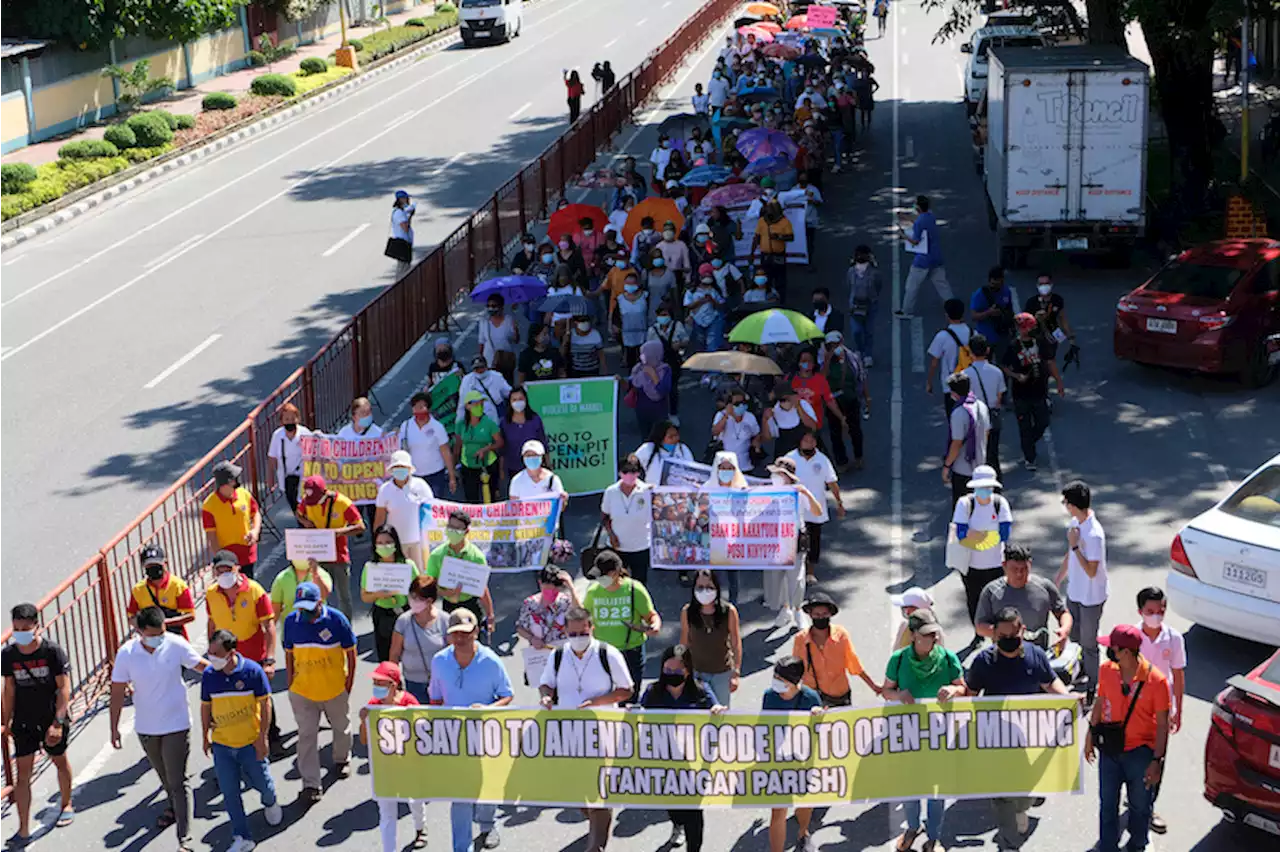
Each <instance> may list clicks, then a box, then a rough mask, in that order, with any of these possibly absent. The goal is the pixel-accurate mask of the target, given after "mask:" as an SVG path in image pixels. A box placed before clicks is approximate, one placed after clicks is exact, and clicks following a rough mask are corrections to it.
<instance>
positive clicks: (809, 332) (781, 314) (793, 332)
mask: <svg viewBox="0 0 1280 852" xmlns="http://www.w3.org/2000/svg"><path fill="white" fill-rule="evenodd" d="M822 336H823V335H822V331H821V330H820V329H819V328H818V327H817V326H816V325H814V324H813V320H811V319H809V318H808V317H807V316H805V315H804V314H801V313H797V312H796V311H789V310H787V309H786V308H773V309H771V310H767V311H759V312H757V313H754V314H752V315H751V316H749V317H746V318H745V319H743V320H742V322H740V323H738V324H737V325H736V326H734V327H733V331H731V332H729V342H730V343H755V344H757V345H759V346H764V345H767V344H770V343H804V342H805V341H806V340H814V339H816V338H819V337H822Z"/></svg>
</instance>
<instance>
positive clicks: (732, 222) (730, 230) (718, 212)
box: [707, 205, 742, 263]
mask: <svg viewBox="0 0 1280 852" xmlns="http://www.w3.org/2000/svg"><path fill="white" fill-rule="evenodd" d="M707 225H708V226H709V227H710V228H711V240H712V241H713V242H714V243H715V244H716V250H717V251H718V252H719V253H720V258H721V259H722V260H723V261H724V262H725V263H733V262H734V261H736V260H737V259H738V254H737V252H736V251H735V249H734V241H735V240H740V239H742V223H741V222H739V221H737V220H736V219H734V218H733V217H732V216H730V215H729V211H728V210H727V209H726V208H725V207H724V206H723V205H717V206H716V207H715V209H714V211H713V212H712V213H711V216H710V218H708V219H707Z"/></svg>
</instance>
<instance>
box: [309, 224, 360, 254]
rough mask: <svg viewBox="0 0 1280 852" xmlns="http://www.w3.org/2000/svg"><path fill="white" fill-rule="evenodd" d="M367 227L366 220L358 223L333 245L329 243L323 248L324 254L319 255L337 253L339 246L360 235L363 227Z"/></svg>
mask: <svg viewBox="0 0 1280 852" xmlns="http://www.w3.org/2000/svg"><path fill="white" fill-rule="evenodd" d="M367 227H369V223H368V222H365V223H364V224H363V225H359V226H357V227H356V229H355V230H354V231H352V232H351V233H349V234H347V235H346V236H345V237H343V238H342V239H340V240H338V241H337V242H336V243H334V244H333V245H331V246H329V247H328V248H327V249H325V250H324V254H322V255H320V256H321V257H332V256H333V255H335V254H337V253H338V251H339V250H341V248H342V247H343V246H345V245H346V244H347V243H349V242H351V241H352V240H354V239H355V238H356V237H358V236H360V234H361V232H362V231H364V229H365V228H367Z"/></svg>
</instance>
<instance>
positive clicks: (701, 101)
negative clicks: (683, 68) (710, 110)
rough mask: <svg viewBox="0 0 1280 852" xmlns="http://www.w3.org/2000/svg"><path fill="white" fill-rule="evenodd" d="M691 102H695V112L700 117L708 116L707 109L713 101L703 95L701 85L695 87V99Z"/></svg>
mask: <svg viewBox="0 0 1280 852" xmlns="http://www.w3.org/2000/svg"><path fill="white" fill-rule="evenodd" d="M691 100H692V101H693V111H694V112H695V113H697V114H698V115H706V114H707V107H708V106H709V105H710V101H711V99H710V96H708V95H706V94H704V93H703V91H702V84H701V83H698V84H697V85H696V86H694V87H693V98H692V99H691Z"/></svg>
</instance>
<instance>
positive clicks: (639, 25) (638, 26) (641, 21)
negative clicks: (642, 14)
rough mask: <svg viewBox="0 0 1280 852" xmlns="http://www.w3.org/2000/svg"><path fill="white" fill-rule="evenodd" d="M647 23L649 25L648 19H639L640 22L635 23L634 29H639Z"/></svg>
mask: <svg viewBox="0 0 1280 852" xmlns="http://www.w3.org/2000/svg"><path fill="white" fill-rule="evenodd" d="M647 23H649V19H648V18H641V19H640V20H638V21H636V29H639V28H640V27H643V26H644V25H645V24H647Z"/></svg>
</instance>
